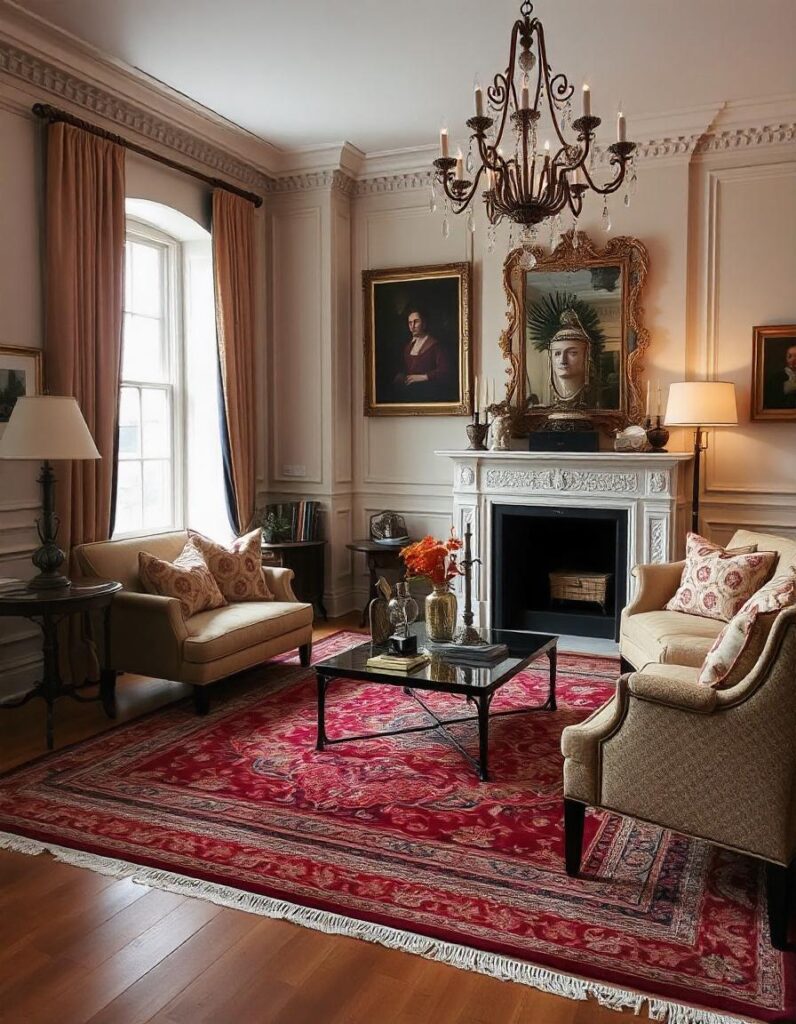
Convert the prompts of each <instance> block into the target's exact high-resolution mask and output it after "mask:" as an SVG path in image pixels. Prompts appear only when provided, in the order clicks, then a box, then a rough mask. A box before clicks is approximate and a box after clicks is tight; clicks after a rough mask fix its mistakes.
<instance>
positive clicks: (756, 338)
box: [752, 324, 796, 423]
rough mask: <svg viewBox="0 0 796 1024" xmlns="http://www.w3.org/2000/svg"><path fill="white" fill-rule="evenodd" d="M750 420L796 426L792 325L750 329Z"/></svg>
mask: <svg viewBox="0 0 796 1024" xmlns="http://www.w3.org/2000/svg"><path fill="white" fill-rule="evenodd" d="M752 419H753V420H788V421H791V422H793V423H796V324H783V325H776V326H768V327H755V328H754V335H753V354H752Z"/></svg>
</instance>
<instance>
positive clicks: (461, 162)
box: [456, 149, 464, 181]
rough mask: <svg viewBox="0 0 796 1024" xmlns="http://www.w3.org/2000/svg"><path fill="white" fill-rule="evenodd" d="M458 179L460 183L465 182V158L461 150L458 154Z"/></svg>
mask: <svg viewBox="0 0 796 1024" xmlns="http://www.w3.org/2000/svg"><path fill="white" fill-rule="evenodd" d="M456 177H457V179H458V180H459V181H464V157H463V156H462V151H461V149H460V150H458V151H457V153H456Z"/></svg>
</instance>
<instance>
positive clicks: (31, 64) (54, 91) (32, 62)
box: [0, 40, 272, 191]
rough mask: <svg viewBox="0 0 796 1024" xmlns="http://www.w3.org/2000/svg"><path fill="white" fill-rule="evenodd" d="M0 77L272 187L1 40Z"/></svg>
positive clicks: (252, 170)
mask: <svg viewBox="0 0 796 1024" xmlns="http://www.w3.org/2000/svg"><path fill="white" fill-rule="evenodd" d="M0 72H3V73H5V74H7V75H9V76H11V77H12V78H15V79H18V80H20V81H23V82H26V83H27V84H29V85H32V86H35V87H36V88H37V89H41V90H42V91H43V92H46V93H47V94H48V95H49V96H50V97H55V98H57V99H59V100H61V101H66V102H67V103H68V104H70V105H72V106H74V107H77V108H79V109H80V110H81V111H83V112H85V113H88V114H93V115H94V116H96V117H101V118H103V119H105V120H107V121H110V122H112V123H113V124H114V125H115V126H117V127H119V128H122V129H127V130H128V131H132V132H134V133H135V134H137V135H139V136H142V137H143V138H145V139H148V140H149V141H150V142H154V143H157V144H158V145H161V146H165V147H166V148H168V149H170V150H172V151H173V152H175V153H179V154H180V155H181V156H184V157H187V158H188V159H190V160H194V161H196V162H197V163H199V164H202V165H203V166H204V167H208V168H211V169H212V170H213V171H215V172H216V173H218V174H219V175H222V176H224V177H229V178H232V179H234V180H235V181H238V182H242V183H245V184H246V185H251V186H253V187H254V188H256V189H259V190H261V191H268V189H269V187H270V186H271V183H272V179H271V178H270V177H269V176H268V175H266V174H264V173H263V172H262V171H261V170H259V169H258V168H257V167H254V166H253V165H251V164H247V163H245V162H244V161H242V160H239V159H238V158H237V157H235V156H233V155H232V154H231V153H229V152H227V151H225V150H223V149H221V148H220V147H218V146H214V145H213V144H212V143H210V142H208V141H207V140H205V139H201V138H199V137H198V136H196V135H193V134H191V133H190V132H188V131H185V130H184V129H182V128H178V127H176V126H175V125H174V124H170V123H169V122H167V121H165V120H163V119H162V118H160V117H158V116H156V115H155V114H152V113H150V112H149V111H146V110H144V109H143V108H142V107H138V106H136V105H135V104H132V103H129V102H127V101H126V100H123V99H122V98H120V97H119V96H117V95H114V94H113V93H111V92H109V91H107V90H105V89H102V88H100V87H98V86H96V85H94V84H92V83H90V82H87V81H85V80H84V79H81V78H78V77H77V76H76V75H74V74H71V73H70V72H68V71H66V70H64V69H63V68H60V67H58V66H57V65H56V64H53V63H50V62H48V61H46V60H43V59H42V58H41V57H38V56H36V55H34V54H32V53H29V52H26V51H25V50H22V49H20V48H18V47H16V46H14V45H12V44H11V43H8V42H6V41H4V40H0Z"/></svg>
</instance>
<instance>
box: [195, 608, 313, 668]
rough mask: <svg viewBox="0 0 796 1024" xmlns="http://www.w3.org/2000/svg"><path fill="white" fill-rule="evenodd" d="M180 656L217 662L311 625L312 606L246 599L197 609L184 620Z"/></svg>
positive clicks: (202, 662) (198, 661)
mask: <svg viewBox="0 0 796 1024" xmlns="http://www.w3.org/2000/svg"><path fill="white" fill-rule="evenodd" d="M185 626H186V629H187V630H188V636H187V637H186V639H185V641H184V642H183V658H184V659H185V661H190V662H193V663H195V664H204V663H207V662H209V661H217V660H218V659H219V658H224V657H226V656H227V655H229V654H234V653H235V652H236V651H240V650H244V649H245V648H247V647H255V646H256V645H257V644H261V643H263V642H264V641H266V640H271V639H272V638H274V637H278V636H283V635H284V634H285V633H292V632H293V631H294V630H296V629H301V628H302V627H303V626H309V627H310V628H311V627H312V605H311V604H302V603H300V602H297V601H247V602H245V603H244V604H228V605H226V607H224V608H217V609H215V610H214V611H208V612H200V613H199V614H198V615H193V616H191V618H190V619H187V620H186V622H185Z"/></svg>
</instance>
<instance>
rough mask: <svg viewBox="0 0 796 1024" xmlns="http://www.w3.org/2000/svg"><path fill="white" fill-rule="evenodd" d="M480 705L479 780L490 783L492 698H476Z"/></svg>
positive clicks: (484, 696) (485, 696)
mask: <svg viewBox="0 0 796 1024" xmlns="http://www.w3.org/2000/svg"><path fill="white" fill-rule="evenodd" d="M476 703H477V705H478V778H479V779H480V780H481V782H489V705H490V704H491V703H492V698H491V697H489V696H487V695H486V694H484V695H483V696H482V697H476Z"/></svg>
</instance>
